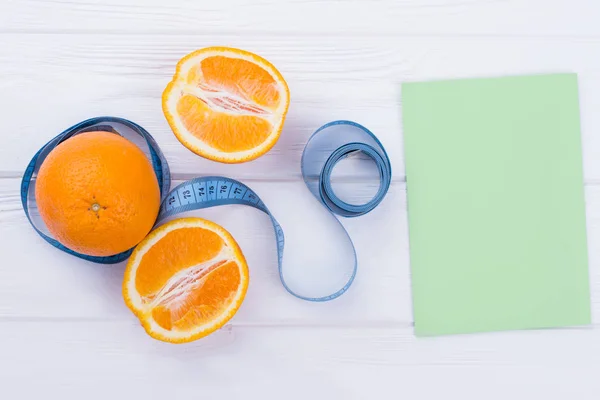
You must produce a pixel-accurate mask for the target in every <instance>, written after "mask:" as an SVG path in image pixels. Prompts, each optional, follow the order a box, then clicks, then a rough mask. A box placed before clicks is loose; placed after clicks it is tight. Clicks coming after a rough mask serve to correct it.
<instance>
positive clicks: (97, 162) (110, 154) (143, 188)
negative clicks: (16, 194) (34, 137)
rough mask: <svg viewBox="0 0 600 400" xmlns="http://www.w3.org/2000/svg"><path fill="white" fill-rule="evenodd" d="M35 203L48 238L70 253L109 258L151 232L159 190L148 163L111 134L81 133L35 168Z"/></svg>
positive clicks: (140, 153)
mask: <svg viewBox="0 0 600 400" xmlns="http://www.w3.org/2000/svg"><path fill="white" fill-rule="evenodd" d="M35 200H36V203H37V206H38V209H39V213H40V216H41V217H42V220H43V221H44V223H45V224H46V226H47V228H48V230H49V231H50V233H51V234H52V235H53V236H54V238H56V240H58V241H59V242H60V243H61V244H63V245H64V246H66V247H68V248H69V249H71V250H74V251H77V252H79V253H82V254H87V255H90V256H110V255H114V254H118V253H121V252H123V251H125V250H128V249H130V248H132V247H134V246H135V245H136V244H138V243H139V242H140V241H141V240H142V239H143V238H144V237H145V236H146V235H147V234H148V232H149V231H150V229H152V226H153V225H154V221H155V219H156V216H157V215H158V209H159V207H160V190H159V188H158V182H157V180H156V175H155V173H154V170H153V169H152V165H151V164H150V161H149V160H148V158H147V157H146V156H145V155H144V153H143V152H142V150H140V149H139V148H138V147H137V146H136V145H135V144H133V143H131V142H130V141H128V140H127V139H125V138H123V137H122V136H119V135H117V134H114V133H111V132H87V133H81V134H79V135H76V136H73V137H72V138H70V139H67V140H65V141H64V142H62V143H61V144H59V145H58V146H56V147H55V148H54V149H53V150H52V151H51V152H50V154H48V157H46V159H45V160H44V162H43V163H42V166H41V167H40V169H39V171H38V175H37V179H36V183H35Z"/></svg>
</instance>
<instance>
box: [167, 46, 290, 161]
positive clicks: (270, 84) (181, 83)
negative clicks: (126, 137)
mask: <svg viewBox="0 0 600 400" xmlns="http://www.w3.org/2000/svg"><path fill="white" fill-rule="evenodd" d="M162 101H163V104H162V105H163V111H164V113H165V116H166V118H167V121H168V122H169V125H170V126H171V128H172V129H173V132H174V133H175V136H176V137H177V138H178V139H179V141H180V142H181V143H183V145H184V146H186V147H187V148H189V149H190V150H192V151H194V152H195V153H197V154H199V155H201V156H203V157H206V158H209V159H212V160H215V161H222V162H228V163H235V162H244V161H249V160H252V159H255V158H257V157H259V156H261V155H262V154H264V153H266V152H267V151H268V150H269V149H271V148H272V147H273V146H274V145H275V143H276V142H277V139H278V138H279V136H280V134H281V130H282V128H283V123H284V120H285V116H286V114H287V110H288V106H289V101H290V95H289V90H288V87H287V84H286V82H285V80H284V79H283V77H282V76H281V74H280V73H279V71H277V69H275V67H274V66H273V65H271V64H270V63H269V62H268V61H267V60H265V59H263V58H261V57H259V56H257V55H255V54H252V53H249V52H247V51H243V50H239V49H232V48H226V47H210V48H206V49H201V50H197V51H195V52H193V53H191V54H188V55H187V56H186V57H184V58H183V59H181V60H180V61H179V63H178V64H177V70H176V72H175V75H174V77H173V80H172V81H171V82H170V83H169V84H168V85H167V88H166V89H165V91H164V93H163V99H162Z"/></svg>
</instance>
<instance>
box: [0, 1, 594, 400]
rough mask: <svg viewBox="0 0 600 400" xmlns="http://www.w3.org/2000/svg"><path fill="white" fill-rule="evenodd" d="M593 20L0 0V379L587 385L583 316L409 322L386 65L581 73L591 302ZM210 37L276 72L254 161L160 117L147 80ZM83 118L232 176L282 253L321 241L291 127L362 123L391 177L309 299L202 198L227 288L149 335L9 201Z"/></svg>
mask: <svg viewBox="0 0 600 400" xmlns="http://www.w3.org/2000/svg"><path fill="white" fill-rule="evenodd" d="M599 20H600V3H599V2H598V1H597V0H578V1H574V0H529V1H517V0H512V1H511V0H402V1H394V0H377V1H376V0H371V1H366V0H365V1H358V0H355V1H340V0H322V1H311V0H286V1H284V0H261V1H256V0H235V1H205V0H169V1H159V0H152V1H143V0H118V1H117V0H113V1H110V0H107V1H103V0H84V1H74V0H64V1H43V0H0V109H1V110H2V111H1V117H2V132H1V133H0V135H1V136H0V137H1V139H0V144H1V145H0V239H1V240H0V253H1V254H2V257H1V260H2V261H1V262H0V393H1V394H0V398H2V399H7V400H8V399H34V398H49V399H109V398H110V399H121V398H130V399H138V398H139V399H154V398H156V399H166V398H207V399H208V398H220V399H238V398H239V399H243V398H252V399H254V398H256V399H309V398H311V399H321V398H323V399H325V398H331V399H400V398H406V399H411V400H414V399H439V398H448V399H503V400H504V399H507V398H512V399H567V398H568V399H598V398H599V397H600V376H599V374H600V329H598V325H597V324H596V325H595V326H594V327H592V328H590V329H558V330H546V331H525V332H507V333H493V334H481V335H464V336H455V337H442V338H432V339H416V338H415V337H414V335H413V319H412V313H411V297H410V268H409V254H408V238H407V222H406V188H405V178H404V165H403V148H402V126H401V120H400V109H401V102H400V83H401V82H402V81H405V80H425V79H430V78H450V77H471V76H496V75H508V74H524V73H540V72H577V73H578V74H579V79H580V92H581V113H582V129H583V144H584V164H585V165H584V168H585V182H586V188H585V190H586V200H587V218H588V235H589V237H588V240H589V253H590V276H591V285H592V303H593V307H592V308H593V319H594V320H595V321H598V320H599V317H600V303H599V302H600V246H598V245H597V243H598V241H599V240H600V133H599V132H600V23H599ZM209 45H229V46H235V47H240V48H244V49H247V50H250V51H254V52H256V53H259V54H261V55H263V56H264V57H266V58H267V59H269V60H270V61H272V62H273V63H274V64H275V65H276V66H277V67H278V68H279V69H280V71H281V72H282V73H283V75H284V76H285V77H286V79H287V81H288V83H289V86H290V90H291V93H292V103H291V107H290V112H289V114H288V115H289V116H288V119H287V122H286V125H285V128H284V132H283V135H282V138H281V139H280V141H279V143H278V144H277V145H276V147H275V148H274V149H273V150H272V151H271V152H270V153H268V154H267V155H266V156H264V157H262V158H261V159H259V160H257V161H254V162H252V163H249V164H243V165H236V166H228V165H222V164H217V163H213V162H209V161H207V160H204V159H202V158H200V157H197V156H195V155H194V154H192V153H191V152H190V151H188V150H186V149H185V148H184V147H182V146H181V145H180V144H179V142H177V141H176V139H175V137H174V136H173V134H172V133H171V131H170V129H169V127H168V125H167V123H166V121H165V118H164V117H163V114H162V111H161V105H160V95H161V92H162V90H163V88H164V86H165V85H166V83H167V82H168V81H169V79H170V77H171V75H172V73H173V71H174V65H175V63H176V61H177V60H178V59H179V58H180V57H181V56H183V55H185V54H186V53H188V52H190V51H192V50H194V49H196V48H200V47H205V46H209ZM98 115H117V116H122V117H125V118H129V119H131V120H134V121H136V122H138V123H140V124H141V125H143V126H144V127H145V128H147V129H148V130H149V131H150V132H151V133H152V134H153V135H154V136H155V138H156V139H157V141H158V143H159V144H160V146H161V147H162V149H163V150H164V152H165V154H166V156H167V158H168V160H169V162H170V166H171V168H172V172H173V176H174V177H175V180H176V182H177V180H182V179H187V178H190V177H193V176H196V175H202V174H224V175H227V176H231V177H234V178H238V179H241V180H243V181H244V182H246V183H247V184H249V185H250V186H252V187H253V188H254V189H255V190H256V191H257V192H258V193H259V194H260V195H261V196H262V197H263V199H264V200H265V202H266V203H267V204H268V205H269V207H270V208H271V209H272V211H273V212H274V214H275V215H276V216H277V218H278V219H279V220H280V222H281V223H282V225H284V228H285V229H286V234H287V237H288V240H289V243H290V245H289V246H290V248H288V256H289V257H292V258H293V257H294V254H296V255H302V254H304V255H306V254H307V253H309V254H311V255H312V256H313V257H314V258H317V259H318V258H323V259H328V257H329V259H331V256H330V255H329V250H328V249H329V247H331V246H334V245H335V244H336V243H335V240H336V239H335V238H327V237H326V236H325V231H324V230H323V229H324V228H321V227H319V225H318V224H319V221H320V219H319V209H318V206H316V205H315V204H316V203H315V202H314V201H313V199H312V197H311V195H310V194H309V192H308V191H307V190H306V188H305V187H304V184H303V183H302V181H301V176H300V169H299V162H300V155H301V152H302V149H303V146H304V143H305V141H306V140H307V138H308V137H309V135H310V134H311V133H312V132H313V131H314V130H315V129H316V128H318V127H319V126H320V125H322V124H323V123H325V122H328V121H330V120H334V119H353V120H356V121H357V122H360V123H362V124H364V125H366V126H367V127H369V128H370V129H371V130H372V131H373V132H375V133H376V134H377V135H378V136H379V138H380V139H381V141H382V142H383V144H384V146H385V147H386V149H387V150H388V153H389V155H390V157H391V159H392V166H393V183H392V186H391V188H390V192H389V194H388V196H387V197H386V199H385V200H384V202H383V203H382V204H381V205H380V206H379V207H378V208H377V209H376V210H375V211H373V212H372V213H370V214H368V215H366V216H364V217H361V218H359V219H354V220H351V221H344V224H345V226H347V228H348V230H349V232H350V234H351V236H352V238H353V239H354V242H355V245H356V247H357V251H358V254H359V263H360V266H359V274H358V276H357V279H356V281H355V284H354V285H353V286H352V288H351V289H350V290H349V292H348V293H347V294H345V295H344V296H342V297H341V298H339V299H338V300H336V301H333V302H329V303H325V304H311V303H308V302H303V301H300V300H297V299H295V298H293V297H292V296H290V295H288V294H287V293H286V292H285V291H284V290H283V288H282V286H281V284H280V283H279V280H278V276H277V272H276V257H275V243H274V239H273V233H272V228H271V227H270V225H269V221H268V219H266V218H265V217H264V215H262V214H260V213H258V212H253V211H249V210H248V209H245V208H236V207H233V208H232V207H229V208H221V209H215V210H209V211H206V212H204V213H203V214H202V215H204V216H206V217H207V218H210V219H213V220H215V221H216V222H218V223H221V224H222V225H224V226H225V227H226V228H227V229H229V230H230V231H231V232H232V233H233V235H234V236H235V237H236V238H237V239H238V241H239V242H240V245H241V246H242V248H243V249H244V252H245V253H246V256H247V258H248V261H249V264H250V268H251V284H250V288H249V291H248V295H247V298H246V301H245V302H244V304H243V306H242V308H241V310H240V311H239V313H238V314H237V315H236V317H235V318H234V319H233V320H232V321H231V323H230V324H228V325H227V326H226V327H225V328H223V329H222V330H220V331H218V332H216V333H214V334H213V335H211V336H209V337H208V338H206V339H203V340H200V341H197V342H195V343H192V344H188V345H178V346H177V345H169V344H165V343H161V342H157V341H154V340H152V339H150V338H149V337H148V336H146V334H145V333H144V332H143V329H142V328H141V327H140V325H139V323H138V322H137V320H136V318H135V317H133V315H132V314H131V313H130V312H129V311H128V309H127V308H126V307H125V305H124V303H123V301H122V298H121V280H122V275H123V269H124V266H123V265H121V264H119V265H115V266H101V265H94V264H90V263H86V262H84V261H81V260H78V259H75V258H73V257H70V256H68V255H66V254H64V253H61V252H59V251H57V250H55V249H54V248H52V247H51V246H49V245H47V244H46V243H44V242H43V241H42V239H40V238H39V237H38V236H37V235H36V233H35V232H34V231H33V230H32V229H31V227H30V226H29V224H28V222H27V220H26V218H25V216H24V214H23V212H22V210H21V204H20V199H19V185H20V177H21V176H22V171H23V169H24V168H25V166H26V164H27V163H28V161H29V159H30V158H31V156H32V155H33V154H34V152H35V151H36V150H37V149H38V148H39V147H40V146H41V145H42V144H44V143H45V142H46V141H47V140H48V139H49V138H50V137H52V136H54V135H55V134H57V133H58V132H60V131H62V130H63V129H65V128H67V127H68V126H71V125H72V124H74V123H75V122H78V121H80V120H83V119H86V118H88V117H92V116H98ZM344 175H345V176H344ZM338 177H340V178H339V187H341V190H345V189H344V188H345V187H347V188H349V190H350V189H351V188H352V187H353V186H352V185H356V183H357V182H358V181H361V180H364V181H365V182H370V180H368V177H366V176H364V175H361V173H356V172H355V171H350V173H346V174H343V173H340V174H338ZM347 193H354V194H353V195H354V196H355V197H356V200H357V201H360V200H361V199H362V200H364V197H365V196H366V193H363V192H360V191H359V192H352V191H347ZM294 209H296V210H297V209H300V210H304V211H303V213H305V214H300V213H298V212H292V210H294ZM313 213H314V215H313ZM304 215H308V216H309V217H305V216H304ZM310 216H312V217H310ZM311 218H312V219H311ZM306 248H309V249H312V250H311V251H309V252H307V251H306Z"/></svg>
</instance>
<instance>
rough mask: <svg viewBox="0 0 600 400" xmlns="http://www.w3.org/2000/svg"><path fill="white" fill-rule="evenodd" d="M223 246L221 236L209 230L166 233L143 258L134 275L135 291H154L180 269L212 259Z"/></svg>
mask: <svg viewBox="0 0 600 400" xmlns="http://www.w3.org/2000/svg"><path fill="white" fill-rule="evenodd" d="M223 245H224V242H223V239H221V237H220V236H219V235H218V234H216V233H215V232H213V231H210V230H208V229H203V228H181V229H178V230H175V231H171V232H169V233H168V234H167V235H166V236H165V238H164V239H163V240H161V241H159V242H158V243H156V244H155V245H154V246H152V247H151V248H150V249H149V250H148V251H147V252H146V254H144V256H143V257H142V260H141V261H140V264H139V266H138V272H137V274H136V278H135V286H136V288H137V291H138V293H139V294H140V295H141V296H149V295H152V294H155V293H157V292H158V291H159V290H160V288H162V287H163V286H164V285H165V284H166V282H167V281H168V280H169V278H171V277H172V276H173V275H175V274H176V273H178V272H179V271H181V270H182V269H185V268H188V267H190V266H194V265H198V264H201V263H203V262H206V261H208V260H211V259H213V258H215V257H216V256H217V255H218V254H219V253H220V252H221V249H222V248H223Z"/></svg>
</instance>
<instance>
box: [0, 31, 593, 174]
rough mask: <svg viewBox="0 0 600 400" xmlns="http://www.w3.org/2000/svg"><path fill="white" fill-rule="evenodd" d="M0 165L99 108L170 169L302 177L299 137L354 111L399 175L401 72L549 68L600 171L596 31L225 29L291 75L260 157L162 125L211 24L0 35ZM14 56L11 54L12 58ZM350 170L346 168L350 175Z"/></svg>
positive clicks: (427, 74)
mask: <svg viewBox="0 0 600 400" xmlns="http://www.w3.org/2000/svg"><path fill="white" fill-rule="evenodd" d="M2 39H3V45H2V46H1V47H0V75H1V76H4V77H5V79H3V80H2V81H1V82H0V93H1V94H0V107H2V109H4V110H10V112H7V113H5V114H4V115H3V146H1V147H0V171H4V175H5V176H6V175H8V174H12V175H11V176H19V175H20V174H21V173H22V170H23V169H24V167H25V165H26V164H27V163H28V161H29V159H30V157H31V156H32V155H33V154H34V153H35V151H36V150H37V149H38V148H39V147H40V146H41V145H42V144H43V143H45V142H46V141H47V140H48V139H49V138H50V137H52V136H53V135H55V134H57V133H58V132H60V131H62V130H63V129H65V128H67V127H69V126H71V125H72V124H74V123H76V122H78V121H80V120H83V119H85V118H89V117H92V116H98V115H107V114H108V115H118V116H123V117H127V118H130V119H132V120H134V121H136V122H138V123H140V124H142V125H143V126H144V127H146V128H147V129H148V130H149V131H150V132H151V133H152V134H153V135H154V136H155V137H156V139H157V140H158V142H159V144H160V145H161V147H162V148H163V150H164V152H165V154H166V156H167V158H168V160H169V162H170V165H171V167H172V170H173V171H174V172H175V173H176V174H197V173H211V174H224V175H229V176H234V177H240V178H260V179H277V180H281V179H299V177H300V165H299V164H300V158H301V154H302V150H303V148H304V145H305V143H306V140H307V139H308V138H309V137H310V135H311V134H312V133H313V132H314V131H315V130H316V129H317V128H318V127H319V126H321V125H322V124H324V123H326V122H329V121H331V120H334V119H353V120H356V121H357V122H360V123H362V124H364V125H365V126H367V127H368V128H370V129H371V130H372V131H373V132H374V133H375V134H376V135H378V137H379V138H380V139H381V140H382V142H383V144H384V146H385V147H386V149H387V151H388V153H389V155H390V158H391V160H392V166H393V174H394V179H398V180H402V179H403V177H404V162H403V147H402V126H401V118H400V109H401V102H400V83H401V82H403V81H414V80H427V79H442V78H456V77H470V76H497V75H513V74H526V73H546V72H577V73H578V74H579V79H580V92H581V109H582V129H583V144H584V163H585V168H584V170H585V177H586V181H587V182H592V181H598V182H600V136H598V135H596V134H595V132H596V131H598V130H599V129H600V114H598V113H597V112H596V110H597V109H598V108H600V96H598V93H600V59H599V58H598V57H596V54H598V53H599V52H600V41H597V40H592V39H562V40H559V39H557V40H555V41H547V40H542V39H535V38H533V39H532V38H530V39H523V38H519V39H510V38H508V39H506V38H488V39H485V40H482V39H478V38H430V37H425V38H416V37H404V38H394V37H382V38H379V39H378V40H372V38H368V37H363V38H359V37H357V38H352V39H351V40H349V38H348V37H312V36H306V37H296V36H289V35H288V36H285V35H275V36H274V35H266V36H265V35H258V36H257V35H250V36H247V35H231V36H224V37H221V38H220V40H221V41H222V42H223V43H225V44H230V45H233V46H238V47H242V48H247V49H249V50H252V51H255V52H257V53H260V54H262V55H264V56H265V57H267V58H268V59H270V60H271V61H272V62H273V63H274V64H275V65H277V66H278V68H279V69H280V70H281V71H282V73H283V74H284V75H285V77H286V79H287V80H288V82H289V85H290V88H291V93H292V103H291V107H290V112H289V117H288V120H287V122H286V125H285V128H284V132H283V134H282V138H281V139H280V141H279V143H278V144H277V145H276V146H275V148H274V149H273V150H272V151H271V152H269V153H268V154H267V155H265V156H263V157H261V158H260V159H258V160H256V161H254V162H252V163H247V164H243V165H224V164H220V163H214V162H211V161H208V160H205V159H203V158H201V157H198V156H196V155H195V154H193V153H192V152H190V151H189V150H187V149H186V148H184V147H183V146H182V145H181V144H180V143H179V142H178V141H177V140H176V139H175V137H174V135H173V134H172V133H171V131H170V128H169V126H168V124H167V123H166V121H165V118H164V116H163V114H162V110H161V105H160V96H161V93H162V90H163V88H164V87H165V85H166V83H167V82H168V81H169V79H170V77H171V76H172V74H173V70H174V65H175V63H176V61H177V60H178V59H179V58H180V57H181V56H183V55H184V54H186V53H187V52H189V51H191V50H193V49H195V48H198V47H202V46H207V45H212V44H215V38H214V35H191V34H188V35H127V36H125V39H124V38H123V37H121V36H119V35H105V34H101V35H22V34H14V35H7V34H5V35H2ZM15 60H19V62H15ZM356 174H357V171H351V172H350V175H351V176H356Z"/></svg>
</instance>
